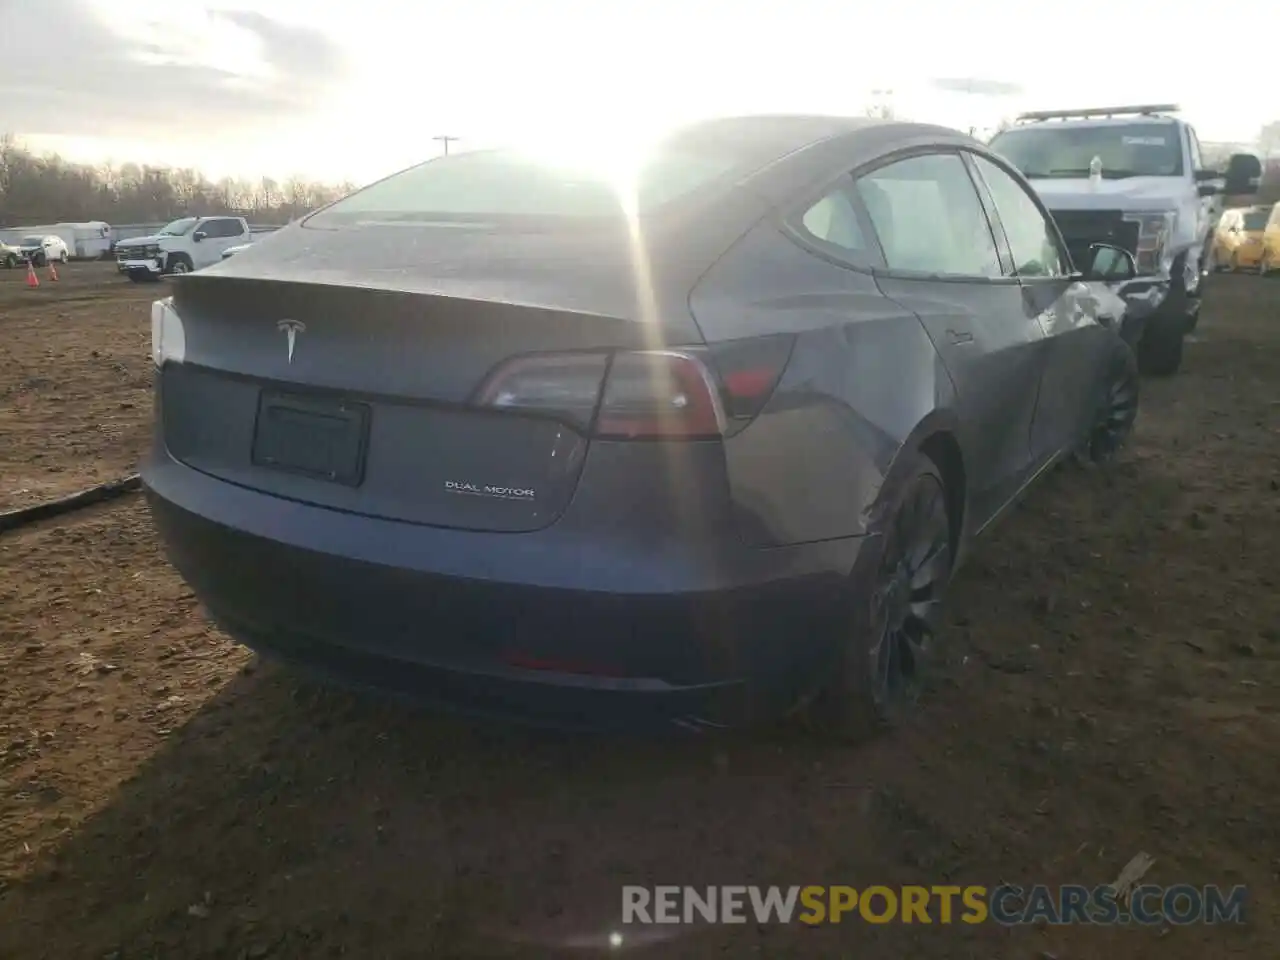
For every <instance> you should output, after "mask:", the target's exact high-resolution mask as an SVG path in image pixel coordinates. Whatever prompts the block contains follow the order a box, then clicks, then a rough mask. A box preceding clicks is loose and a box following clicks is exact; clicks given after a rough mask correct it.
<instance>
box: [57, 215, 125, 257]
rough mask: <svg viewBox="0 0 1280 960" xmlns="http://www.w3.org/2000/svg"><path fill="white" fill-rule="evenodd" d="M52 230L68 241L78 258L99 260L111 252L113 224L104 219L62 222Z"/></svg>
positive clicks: (72, 251) (73, 254) (69, 247)
mask: <svg viewBox="0 0 1280 960" xmlns="http://www.w3.org/2000/svg"><path fill="white" fill-rule="evenodd" d="M52 232H53V233H56V234H57V235H58V236H60V237H62V239H63V240H65V241H66V242H67V249H69V250H70V251H71V256H73V257H75V258H76V259H77V260H98V259H101V258H102V257H105V256H106V255H107V254H109V253H110V252H111V224H109V223H105V222H104V221H102V220H89V221H87V222H85V223H60V224H58V225H57V226H56V227H54V229H53V231H52Z"/></svg>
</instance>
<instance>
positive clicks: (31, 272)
mask: <svg viewBox="0 0 1280 960" xmlns="http://www.w3.org/2000/svg"><path fill="white" fill-rule="evenodd" d="M27 286H28V287H38V286H40V278H39V277H37V276H36V266H35V264H34V263H32V262H31V261H30V260H28V261H27Z"/></svg>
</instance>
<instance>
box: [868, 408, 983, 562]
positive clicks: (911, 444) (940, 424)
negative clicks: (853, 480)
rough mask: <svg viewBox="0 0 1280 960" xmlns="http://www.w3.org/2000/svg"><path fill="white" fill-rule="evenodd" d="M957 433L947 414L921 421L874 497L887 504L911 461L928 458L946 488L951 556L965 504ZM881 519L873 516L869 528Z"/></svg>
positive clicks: (964, 474) (910, 467) (957, 545)
mask: <svg viewBox="0 0 1280 960" xmlns="http://www.w3.org/2000/svg"><path fill="white" fill-rule="evenodd" d="M957 431H958V423H957V421H956V418H955V416H954V414H953V413H951V412H950V411H946V410H936V411H934V412H933V413H931V414H930V415H929V416H927V417H926V418H925V419H924V420H922V421H921V422H920V423H919V424H918V425H917V426H916V428H915V429H914V430H912V431H911V433H910V435H909V436H908V437H907V438H906V440H905V441H904V442H903V443H902V445H901V446H900V447H899V448H898V453H897V454H896V455H895V456H894V458H893V462H892V463H890V465H889V469H888V471H887V473H886V475H885V482H884V489H883V490H882V493H881V496H880V497H878V498H877V500H878V501H879V502H881V503H884V502H888V501H891V500H892V499H893V496H892V490H893V488H894V487H896V486H898V485H899V484H900V483H901V482H902V475H903V474H904V473H911V472H912V470H913V469H914V464H913V462H912V461H914V460H916V458H917V457H926V458H928V460H929V461H930V462H931V463H932V464H933V465H934V466H935V467H936V468H937V470H938V473H939V474H940V475H941V477H942V483H943V486H944V487H945V488H946V495H947V511H948V513H949V514H950V521H951V549H952V556H953V557H955V556H957V555H958V552H959V550H960V545H961V541H962V540H963V533H964V529H965V527H964V524H965V518H966V514H967V510H966V507H967V505H968V470H967V469H966V467H965V461H964V451H963V448H962V447H961V445H960V441H959V440H958V439H957ZM885 493H888V494H889V496H885ZM882 519H883V518H881V517H879V516H876V517H873V518H872V529H878V528H879V525H880V522H881V521H882Z"/></svg>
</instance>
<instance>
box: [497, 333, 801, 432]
mask: <svg viewBox="0 0 1280 960" xmlns="http://www.w3.org/2000/svg"><path fill="white" fill-rule="evenodd" d="M790 353H791V339H790V338H789V337H765V338H761V339H758V340H749V341H741V342H738V343H731V344H726V345H719V346H716V347H713V348H706V347H694V348H688V349H678V350H634V351H619V352H616V353H612V354H606V353H564V354H539V355H532V356H525V357H516V358H514V359H512V360H509V361H508V362H507V363H505V364H503V365H502V366H501V367H499V368H498V369H497V370H495V371H494V372H493V374H492V375H491V376H490V377H489V379H488V380H487V381H486V382H485V384H484V386H483V387H482V388H481V390H480V392H479V393H478V394H477V397H476V402H477V403H478V404H479V405H481V406H485V407H492V408H496V409H502V410H521V411H526V412H530V413H539V414H544V415H548V416H553V417H556V418H557V419H560V420H564V421H566V422H568V423H570V424H572V425H574V426H575V427H577V428H579V429H581V430H582V431H583V432H584V433H586V434H589V435H591V436H594V437H599V438H602V439H611V440H658V439H668V440H699V439H713V438H716V437H721V436H724V435H726V434H729V433H733V432H734V431H735V430H737V429H740V428H741V427H742V426H743V425H745V424H746V423H747V422H749V421H750V420H751V418H753V417H754V416H755V415H756V414H758V413H759V412H760V410H761V409H762V408H763V407H764V404H765V403H766V402H767V401H768V399H769V397H770V395H771V394H772V393H773V389H774V387H776V386H777V383H778V379H779V377H781V375H782V371H783V368H784V367H785V366H786V363H787V359H788V358H789V356H790Z"/></svg>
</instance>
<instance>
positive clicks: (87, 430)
mask: <svg viewBox="0 0 1280 960" xmlns="http://www.w3.org/2000/svg"><path fill="white" fill-rule="evenodd" d="M36 272H37V275H38V277H39V279H40V286H39V288H38V289H35V290H29V289H27V287H26V284H25V282H24V281H25V279H26V271H25V270H21V269H18V270H4V269H0V371H2V372H0V512H3V511H5V510H11V509H13V508H15V507H22V506H26V505H27V504H31V503H39V502H40V501H42V500H48V499H50V498H52V497H57V496H62V495H64V494H68V493H74V492H76V491H77V490H82V489H84V488H85V487H89V486H93V485H94V484H96V483H102V482H103V481H106V480H112V479H114V478H116V477H120V476H123V475H125V474H128V473H133V472H134V470H135V469H136V467H137V461H138V456H139V454H140V452H141V451H142V450H143V449H144V448H145V446H146V442H147V437H148V436H149V429H150V428H149V425H148V422H147V417H148V414H149V412H150V404H151V315H150V312H149V308H148V305H149V304H150V303H151V301H152V300H155V299H156V298H157V297H161V296H164V295H165V288H166V287H167V286H168V284H167V283H164V284H145V285H139V284H135V283H130V282H129V281H128V280H127V279H126V278H124V277H122V276H120V275H119V274H117V273H116V267H115V264H114V263H112V262H96V263H69V264H66V265H62V266H59V268H58V280H57V281H56V282H53V281H50V279H49V272H48V270H47V269H41V270H38V271H36Z"/></svg>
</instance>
